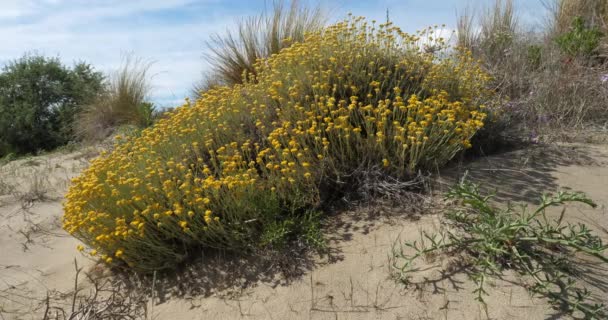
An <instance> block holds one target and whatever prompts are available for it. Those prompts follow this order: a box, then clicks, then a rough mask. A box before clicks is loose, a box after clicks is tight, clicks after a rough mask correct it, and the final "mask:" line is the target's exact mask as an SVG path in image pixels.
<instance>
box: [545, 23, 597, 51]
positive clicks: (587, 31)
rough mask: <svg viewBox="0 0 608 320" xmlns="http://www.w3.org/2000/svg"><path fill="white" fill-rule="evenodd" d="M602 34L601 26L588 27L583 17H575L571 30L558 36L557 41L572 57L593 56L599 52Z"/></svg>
mask: <svg viewBox="0 0 608 320" xmlns="http://www.w3.org/2000/svg"><path fill="white" fill-rule="evenodd" d="M602 36H603V33H602V32H601V31H600V29H599V28H597V27H587V26H585V21H584V20H583V18H582V17H575V18H574V20H573V21H572V27H571V29H570V31H568V32H565V33H563V34H561V35H559V36H557V37H556V39H555V42H556V43H557V45H558V46H559V47H560V49H561V50H562V51H563V52H564V53H565V54H567V55H569V56H571V57H578V56H583V57H591V56H593V55H594V54H595V53H596V52H597V49H598V46H599V44H600V40H601V39H602Z"/></svg>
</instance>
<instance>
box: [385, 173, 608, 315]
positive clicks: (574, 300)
mask: <svg viewBox="0 0 608 320" xmlns="http://www.w3.org/2000/svg"><path fill="white" fill-rule="evenodd" d="M446 198H447V199H449V200H453V201H455V208H454V209H451V210H450V211H449V212H447V213H446V215H445V218H446V220H447V223H448V228H446V229H445V230H443V231H441V232H439V233H437V234H430V233H426V232H423V233H422V236H421V238H420V239H419V240H418V241H414V242H408V243H406V244H405V247H407V248H410V249H413V251H414V253H413V254H406V253H404V250H403V249H401V250H395V251H394V255H395V256H396V257H397V258H398V259H397V260H396V262H395V263H394V265H393V267H394V268H396V270H397V271H398V275H399V277H400V279H401V280H402V281H404V282H407V281H408V279H409V277H410V276H411V274H412V273H413V272H415V271H416V270H417V269H416V268H415V264H414V263H415V262H416V261H417V260H418V259H419V258H422V257H424V256H428V255H431V254H437V253H440V252H450V253H462V254H465V255H466V256H468V259H469V263H470V268H468V270H469V276H470V277H471V279H472V280H473V281H475V283H476V284H477V288H476V289H475V291H474V293H475V294H476V296H477V300H479V301H480V302H481V303H484V296H486V295H487V294H488V293H487V291H486V285H487V283H486V282H487V279H488V278H489V277H493V276H496V277H500V276H501V275H503V274H504V271H505V270H507V269H510V270H514V271H516V272H518V273H519V274H521V275H522V276H525V277H527V278H529V279H530V280H532V283H533V285H532V286H530V287H529V289H530V291H531V292H532V293H536V294H540V295H542V296H545V297H547V298H548V299H549V300H550V301H551V302H552V303H553V304H554V305H555V306H557V307H560V306H561V307H564V306H565V308H566V309H567V310H568V311H570V312H573V313H574V312H581V313H582V314H584V316H585V318H589V319H593V318H603V317H606V316H607V313H606V308H605V306H604V305H602V304H595V303H593V302H591V301H590V299H589V298H590V293H589V291H588V290H587V289H586V288H585V287H582V286H580V283H579V282H578V281H577V280H579V279H578V278H577V275H576V266H577V263H578V261H579V260H577V259H578V258H580V259H585V261H592V260H594V261H597V262H599V263H607V262H608V256H606V255H605V253H604V252H605V251H606V249H608V246H606V245H605V244H603V243H602V240H601V239H600V238H599V237H598V236H597V235H595V234H593V233H592V231H591V230H589V228H588V227H587V226H586V225H584V224H582V223H578V224H571V223H566V222H564V216H565V208H564V209H563V210H562V212H561V215H560V216H559V217H557V219H551V218H550V217H548V216H547V213H546V209H547V208H548V207H552V206H563V205H565V204H566V203H571V202H579V203H582V204H585V205H588V206H591V207H595V206H596V205H595V203H593V201H591V200H590V199H589V198H587V197H586V196H585V195H584V194H582V193H572V192H559V193H557V194H556V195H553V196H549V195H544V196H543V197H542V198H541V199H540V200H541V204H540V205H539V206H538V207H537V208H536V209H535V210H528V208H527V207H526V206H522V207H521V209H520V210H515V207H514V206H511V205H509V206H507V208H505V209H502V208H499V207H496V206H493V205H492V204H491V203H490V200H491V199H492V196H485V195H482V194H481V193H480V191H479V187H478V186H477V185H475V184H473V183H470V182H466V181H464V179H463V181H462V182H461V183H460V184H458V185H456V186H454V187H453V188H452V189H451V190H450V191H449V192H448V193H447V195H446ZM577 257H578V258H577ZM484 305H485V304H484Z"/></svg>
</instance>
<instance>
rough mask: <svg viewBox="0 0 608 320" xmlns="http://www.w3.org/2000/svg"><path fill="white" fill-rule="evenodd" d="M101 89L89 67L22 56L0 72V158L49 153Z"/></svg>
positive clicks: (99, 76)
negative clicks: (3, 156)
mask: <svg viewBox="0 0 608 320" xmlns="http://www.w3.org/2000/svg"><path fill="white" fill-rule="evenodd" d="M102 89H103V75H102V74H101V73H100V72H97V71H95V70H94V69H93V67H91V66H90V65H89V64H86V63H83V62H79V63H77V64H75V65H74V67H73V68H71V69H70V68H68V67H66V66H64V65H63V64H61V62H60V61H59V59H58V58H47V57H44V56H41V55H24V56H23V57H21V58H20V59H17V60H14V61H12V62H9V63H8V64H7V65H6V66H5V67H4V68H3V70H2V73H0V156H2V155H5V154H8V153H17V154H24V153H31V152H37V151H39V150H50V149H52V148H56V147H58V146H61V145H63V144H66V143H67V142H69V141H70V139H71V137H72V131H73V123H74V116H75V114H77V113H78V112H79V110H80V108H81V107H82V106H83V105H84V104H86V103H89V102H90V101H91V100H92V99H94V98H95V97H96V96H97V95H98V94H99V92H101V90H102Z"/></svg>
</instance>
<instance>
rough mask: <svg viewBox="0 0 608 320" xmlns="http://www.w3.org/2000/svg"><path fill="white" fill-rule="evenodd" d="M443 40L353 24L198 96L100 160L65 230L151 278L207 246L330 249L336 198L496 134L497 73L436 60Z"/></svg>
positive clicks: (76, 191)
mask: <svg viewBox="0 0 608 320" xmlns="http://www.w3.org/2000/svg"><path fill="white" fill-rule="evenodd" d="M433 32H435V30H432V29H430V30H429V29H426V30H424V31H422V32H421V33H419V34H418V35H410V34H407V33H404V32H402V31H401V30H399V29H398V28H396V27H394V26H392V25H391V24H390V23H387V24H382V25H380V26H375V25H370V24H368V23H367V22H365V21H364V20H363V19H362V18H352V19H351V20H348V21H346V22H341V23H338V24H336V25H334V26H331V27H328V28H327V29H324V30H323V31H319V32H316V33H312V34H309V35H308V36H307V37H306V39H305V40H304V41H303V42H301V43H296V44H294V45H292V46H290V47H288V48H285V49H283V50H282V51H281V52H280V53H278V54H276V55H274V56H272V57H270V58H269V59H267V60H259V61H258V62H257V63H256V65H255V76H254V75H251V80H250V81H246V82H245V83H244V84H240V85H235V86H233V87H227V86H224V87H218V88H216V89H212V90H210V91H208V92H206V93H204V94H203V95H202V97H201V98H200V99H199V100H198V101H196V102H195V103H192V102H190V101H188V102H187V103H186V104H185V105H184V106H182V107H180V108H178V109H176V110H175V111H173V112H172V113H171V114H170V115H169V116H168V117H166V118H163V119H161V120H159V121H158V122H157V123H155V124H154V125H153V126H152V127H151V128H148V129H146V130H143V132H142V133H141V135H140V136H139V137H135V138H131V139H126V141H124V142H122V143H120V144H118V145H117V146H116V148H115V149H114V151H113V152H112V153H111V154H107V155H104V156H102V157H101V158H99V159H97V160H95V161H93V162H92V164H91V167H90V168H89V169H88V170H86V171H85V172H84V173H83V174H82V175H81V176H80V177H78V178H76V179H75V180H74V184H73V185H72V187H71V188H70V191H69V193H68V194H67V196H66V198H67V201H66V203H65V215H64V228H65V229H66V230H67V231H68V232H69V233H70V234H73V235H74V236H76V237H77V238H79V239H81V240H82V241H83V242H84V243H85V244H87V245H88V246H91V247H92V248H93V250H94V251H92V252H91V254H94V255H98V254H102V258H103V259H104V260H105V261H106V262H109V263H114V262H117V263H119V264H120V263H126V264H127V265H129V266H132V267H133V268H135V269H138V270H144V271H150V270H155V269H160V268H170V267H173V266H174V265H175V264H176V263H178V262H179V261H181V260H183V259H184V257H186V256H188V255H189V254H191V252H199V249H200V247H201V246H202V247H203V248H219V249H228V250H233V251H247V250H252V249H255V248H259V247H265V246H281V244H282V243H283V242H282V241H283V239H284V238H285V237H292V238H293V237H297V238H301V239H302V240H304V241H305V242H307V243H309V244H312V245H316V246H322V241H319V239H318V237H317V235H318V234H319V227H318V223H316V219H317V218H318V215H315V214H311V213H310V212H311V211H312V212H314V211H315V210H318V208H319V206H320V205H321V204H322V203H323V202H324V201H325V200H326V199H327V198H328V195H330V194H336V193H339V192H343V191H344V190H345V189H347V188H352V187H356V183H357V181H362V179H358V178H360V177H361V175H365V174H366V172H370V171H381V172H382V173H383V174H386V175H393V176H399V177H400V178H403V179H407V178H409V177H411V176H414V175H417V174H418V171H419V170H432V169H434V168H436V167H440V166H442V165H443V164H445V163H446V162H447V161H449V160H450V159H451V158H452V157H453V156H454V154H455V153H457V152H458V151H460V150H462V149H464V148H467V147H470V139H471V137H472V136H473V135H474V134H475V132H476V131H477V130H478V129H479V128H480V127H482V126H483V119H484V117H485V113H484V111H483V108H484V107H483V105H481V103H482V102H483V101H484V100H485V99H487V95H488V91H487V90H486V88H485V86H486V83H487V80H488V78H487V75H485V74H484V73H483V72H482V71H481V69H480V67H479V65H478V64H477V62H476V61H475V60H473V59H472V58H471V56H470V54H469V53H468V52H459V51H454V52H445V51H441V52H437V53H429V52H425V51H424V50H423V48H422V45H424V44H428V41H427V42H426V43H425V41H423V40H421V37H427V36H428V35H432V34H433ZM431 44H433V45H437V46H440V47H441V46H443V47H445V44H444V42H443V40H442V39H436V40H434V43H431ZM197 248H198V249H197ZM80 249H82V250H84V247H81V248H80Z"/></svg>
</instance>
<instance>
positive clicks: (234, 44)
mask: <svg viewBox="0 0 608 320" xmlns="http://www.w3.org/2000/svg"><path fill="white" fill-rule="evenodd" d="M325 22H326V18H325V15H324V14H323V12H322V10H321V8H320V7H314V8H308V7H306V6H303V5H301V4H300V1H298V0H293V1H291V3H290V4H289V5H286V3H285V2H284V1H275V2H273V7H272V11H271V12H270V13H264V14H262V15H260V16H256V17H249V18H247V19H244V20H242V21H240V22H239V23H238V25H237V28H236V31H227V32H226V34H225V35H219V34H216V35H215V36H214V37H213V39H212V41H210V42H209V43H208V46H209V49H210V50H211V52H212V55H211V56H210V57H209V58H208V60H209V63H210V64H211V70H212V73H211V76H210V80H209V81H210V83H211V84H212V85H215V84H224V85H231V84H236V83H242V82H243V79H244V78H243V77H244V76H245V75H248V74H255V72H256V70H255V68H254V64H255V62H256V61H257V60H258V59H260V58H267V57H270V56H271V55H272V54H275V53H278V52H279V51H280V50H281V49H283V48H285V47H287V46H290V45H291V44H293V43H294V42H300V41H303V40H304V36H305V35H306V33H308V32H314V31H318V30H320V29H321V28H322V27H323V26H324V25H325ZM205 88H208V86H202V87H200V88H199V89H205Z"/></svg>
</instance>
